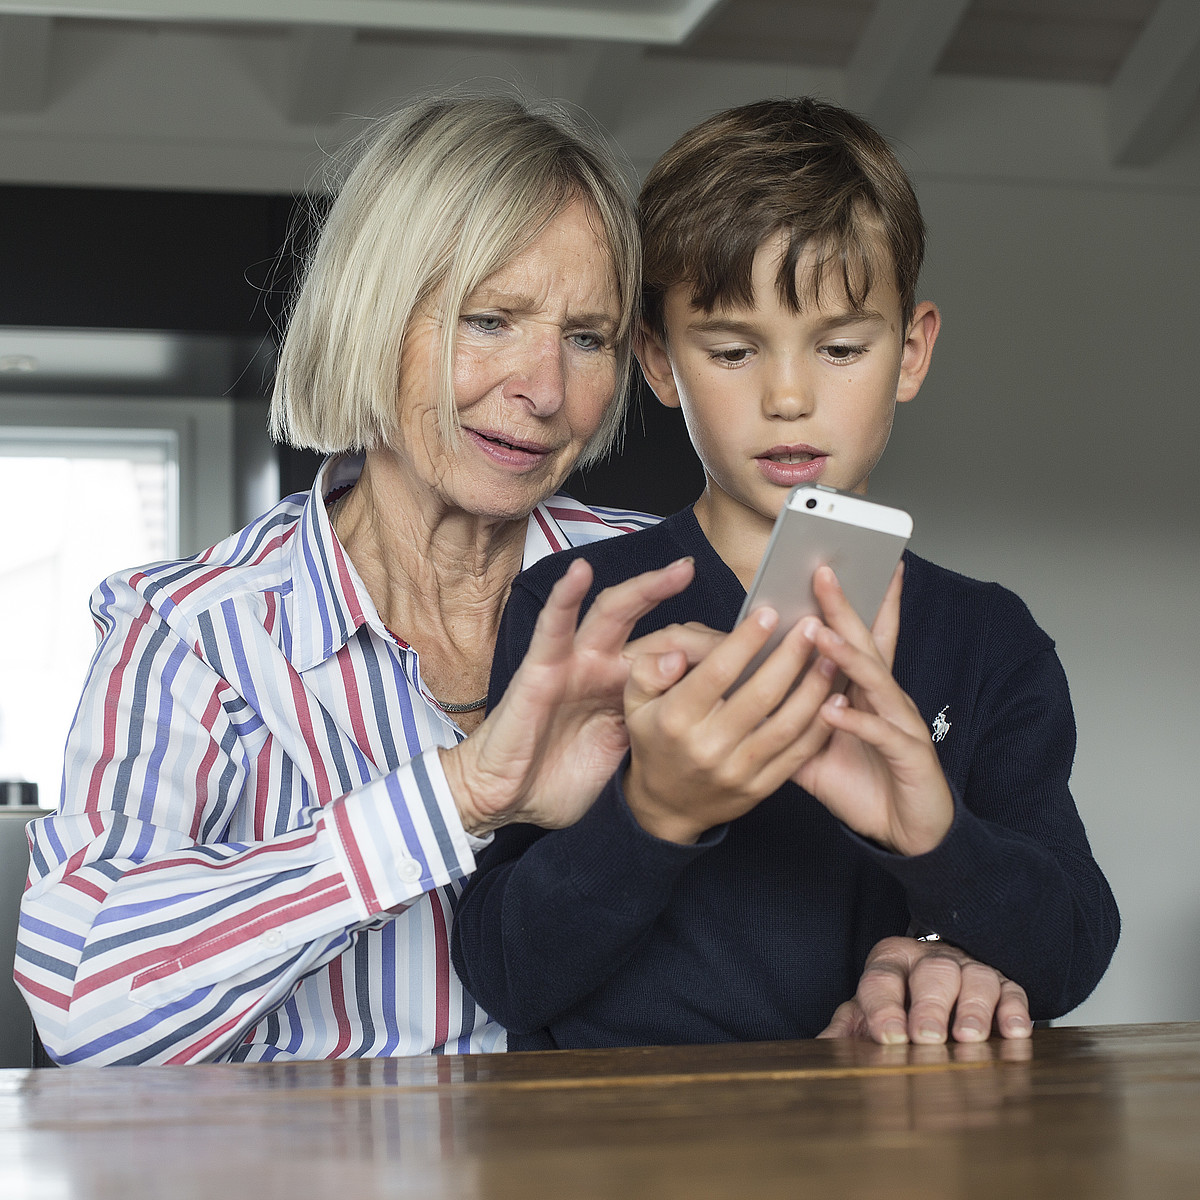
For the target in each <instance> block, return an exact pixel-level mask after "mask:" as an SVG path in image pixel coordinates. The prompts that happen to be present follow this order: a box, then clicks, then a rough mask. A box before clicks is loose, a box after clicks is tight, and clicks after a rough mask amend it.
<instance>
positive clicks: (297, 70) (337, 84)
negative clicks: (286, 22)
mask: <svg viewBox="0 0 1200 1200" xmlns="http://www.w3.org/2000/svg"><path fill="white" fill-rule="evenodd" d="M356 34H357V30H354V29H351V28H349V27H348V26H345V25H297V26H294V27H293V28H292V29H290V30H289V31H288V47H287V66H286V68H285V75H284V83H283V115H284V116H285V117H286V118H287V119H288V120H289V121H291V122H292V124H294V125H323V124H325V123H326V122H328V121H332V120H333V119H334V118H335V117H336V115H337V113H336V109H337V104H338V102H339V101H340V100H341V98H342V89H343V87H344V86H345V82H346V72H347V69H348V67H349V65H350V51H351V50H352V49H353V48H354V38H355V36H356Z"/></svg>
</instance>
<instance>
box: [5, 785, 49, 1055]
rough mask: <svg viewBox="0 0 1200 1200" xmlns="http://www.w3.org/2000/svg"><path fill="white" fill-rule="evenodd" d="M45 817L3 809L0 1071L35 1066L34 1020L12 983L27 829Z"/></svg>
mask: <svg viewBox="0 0 1200 1200" xmlns="http://www.w3.org/2000/svg"><path fill="white" fill-rule="evenodd" d="M45 815H46V813H45V810H43V809H40V808H32V807H26V806H21V807H19V808H0V1067H32V1066H34V1065H35V1057H36V1056H35V1052H34V1046H35V1045H36V1044H37V1043H36V1042H35V1040H34V1032H33V1018H32V1017H31V1016H30V1015H29V1008H28V1006H27V1005H26V1003H25V998H24V997H23V996H22V995H21V993H20V992H19V991H18V990H17V985H16V984H15V983H14V982H13V961H14V956H15V955H16V949H17V916H18V914H19V912H20V907H21V893H22V892H23V891H24V890H25V876H26V875H27V874H28V872H29V844H28V842H26V840H25V826H26V825H28V824H29V822H30V821H31V820H32V819H33V818H34V817H44V816H45Z"/></svg>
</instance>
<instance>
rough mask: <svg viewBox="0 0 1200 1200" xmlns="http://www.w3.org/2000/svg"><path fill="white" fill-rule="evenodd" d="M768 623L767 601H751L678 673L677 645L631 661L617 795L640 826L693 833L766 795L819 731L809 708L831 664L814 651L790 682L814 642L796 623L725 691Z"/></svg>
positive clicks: (824, 687) (669, 835)
mask: <svg viewBox="0 0 1200 1200" xmlns="http://www.w3.org/2000/svg"><path fill="white" fill-rule="evenodd" d="M777 623H778V616H777V614H776V613H775V612H774V611H773V610H771V609H765V608H764V609H759V610H758V611H756V612H755V613H754V614H753V615H752V616H751V617H750V619H749V620H747V621H743V622H742V623H741V624H740V625H739V626H738V627H737V628H736V629H735V630H734V631H733V632H732V633H731V634H729V635H728V637H726V638H724V639H723V640H722V641H721V643H720V645H719V646H717V648H716V649H713V650H712V651H711V653H709V654H708V655H707V656H706V657H705V659H704V661H703V662H702V663H700V665H699V666H697V667H695V669H694V670H692V671H691V672H690V673H689V674H688V675H687V677H686V678H682V679H681V677H682V676H683V673H684V669H685V664H684V663H683V661H682V657H683V656H682V654H681V653H680V652H678V651H674V652H670V653H666V654H651V653H647V654H643V655H641V656H640V657H639V658H637V660H636V661H635V662H634V665H633V669H632V671H631V673H630V679H629V685H628V687H627V688H626V691H625V719H626V724H627V725H628V729H629V737H630V741H631V743H632V755H631V759H630V765H629V770H628V772H627V774H626V777H625V799H626V802H627V803H628V805H629V808H630V811H631V812H632V813H633V814H634V816H635V817H636V818H637V820H638V822H639V823H640V824H641V826H642V827H643V828H644V829H645V830H646V831H647V832H649V833H651V834H653V835H655V836H656V837H660V838H663V839H665V840H667V841H674V842H680V843H689V842H694V841H695V840H696V839H697V838H698V837H699V836H700V835H701V834H702V833H703V832H704V831H705V830H707V829H711V828H712V827H713V826H714V825H720V824H722V823H723V822H725V821H732V820H733V819H734V818H736V817H739V816H741V815H742V814H743V813H745V812H747V811H749V810H750V809H751V808H753V807H754V805H756V804H757V803H758V802H759V801H760V800H761V799H763V798H764V797H765V796H769V795H770V794H771V793H772V792H774V791H775V790H776V789H777V788H779V787H780V786H781V785H782V784H783V783H784V782H785V781H786V780H787V779H788V778H789V777H790V776H791V775H792V774H793V773H794V772H795V771H796V770H797V768H798V767H799V766H800V764H801V763H802V762H804V761H806V760H807V759H808V758H809V757H811V756H812V755H813V754H815V753H816V752H817V751H818V750H819V749H820V747H821V746H822V745H823V744H824V741H825V739H826V738H828V736H829V733H830V729H829V726H827V725H826V724H825V723H824V722H823V721H822V720H821V719H820V717H819V715H818V713H819V710H820V709H821V704H822V701H823V700H824V699H825V698H826V696H827V695H828V694H829V687H830V682H831V680H832V677H833V675H834V673H835V668H833V666H832V664H830V663H828V662H825V661H824V660H818V662H817V663H816V664H815V665H814V667H813V669H812V670H810V671H808V673H807V674H806V675H805V677H804V679H803V680H802V681H801V682H800V684H799V686H795V684H796V678H797V676H798V675H799V674H800V673H801V672H802V671H803V670H804V666H805V663H807V662H808V660H809V658H810V657H811V655H812V650H813V643H812V639H811V637H810V636H808V634H807V633H806V628H807V627H805V626H797V627H795V628H793V629H792V630H790V631H789V632H788V634H787V636H786V637H785V638H784V639H783V641H782V642H781V643H780V644H779V645H778V646H777V647H776V648H775V650H774V651H773V652H772V653H771V655H770V657H769V658H767V660H766V661H765V662H764V663H763V664H762V665H761V666H760V667H759V668H758V669H757V670H756V671H755V672H754V674H753V675H752V676H751V677H750V678H749V679H748V680H746V682H744V683H743V684H741V685H740V686H739V687H738V688H737V690H736V691H735V692H733V694H732V695H730V696H729V697H728V699H726V693H727V692H729V689H730V688H731V687H733V685H734V684H735V683H736V682H737V680H738V679H739V678H740V676H741V675H742V672H743V671H744V670H745V669H746V666H747V665H748V664H749V663H750V661H751V660H752V659H753V658H754V656H755V654H756V653H757V652H758V651H759V650H760V649H761V647H762V646H763V645H764V644H765V643H766V641H767V638H768V637H769V636H770V633H771V630H772V629H774V627H775V625H776V624H777ZM812 624H813V625H819V622H816V621H813V622H812ZM793 688H794V690H792V689H793ZM789 693H790V694H789Z"/></svg>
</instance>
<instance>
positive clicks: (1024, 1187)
mask: <svg viewBox="0 0 1200 1200" xmlns="http://www.w3.org/2000/svg"><path fill="white" fill-rule="evenodd" d="M384 1196H386V1197H420V1198H421V1200H438V1198H440V1197H471V1198H475V1197H478V1198H481V1200H482V1198H496V1200H501V1198H503V1200H507V1198H509V1197H513V1198H517V1197H520V1198H522V1200H526V1198H534V1200H540V1198H541V1197H560V1196H561V1197H569V1198H571V1200H590V1198H592V1197H617V1198H619V1200H637V1198H639V1197H653V1198H655V1200H674V1198H675V1197H679V1198H683V1197H686V1198H687V1200H706V1198H708V1197H737V1198H739V1200H772V1198H774V1197H788V1198H789V1200H791V1198H793V1197H810V1196H811V1197H819V1198H822V1200H824V1198H825V1197H843V1196H844V1197H854V1198H856V1200H866V1198H871V1197H880V1198H881V1200H883V1198H886V1200H909V1198H912V1200H917V1198H920V1200H937V1198H940V1197H948V1196H953V1197H971V1198H977V1197H991V1196H996V1197H1000V1196H1003V1197H1006V1198H1008V1197H1013V1198H1017V1200H1029V1198H1040V1197H1054V1198H1055V1200H1064V1198H1069V1197H1075V1196H1087V1197H1130V1198H1131V1200H1132V1198H1136V1200H1145V1198H1154V1197H1164V1196H1170V1197H1176V1196H1178V1197H1188V1198H1194V1197H1200V1024H1186V1025H1184V1024H1180V1025H1126V1026H1107V1027H1103V1028H1090V1029H1089V1028H1079V1029H1070V1028H1065V1029H1050V1030H1045V1031H1039V1032H1038V1033H1035V1035H1034V1038H1033V1040H1032V1042H1024V1043H1022V1042H1015V1043H1001V1042H990V1043H987V1044H985V1045H982V1046H958V1047H939V1046H927V1047H918V1046H897V1047H885V1046H873V1045H870V1044H864V1043H857V1042H774V1043H757V1044H749V1045H731V1046H679V1047H670V1048H653V1049H633V1050H617V1051H564V1052H555V1053H546V1054H509V1055H504V1054H496V1055H476V1056H469V1057H457V1058H452V1057H447V1058H420V1059H379V1060H352V1061H349V1062H311V1063H275V1064H270V1065H267V1064H258V1065H217V1066H205V1067H131V1068H108V1069H105V1070H89V1069H79V1068H76V1069H73V1070H64V1071H54V1070H47V1071H3V1072H0V1197H2V1198H3V1200H33V1198H35V1197H36V1198H37V1200H76V1198H89V1200H90V1198H92V1197H95V1198H97V1200H100V1198H113V1200H115V1198H117V1197H120V1198H121V1200H141V1198H142V1197H154V1198H155V1200H159V1198H169V1200H175V1198H181V1200H190V1198H192V1197H196V1198H200V1197H203V1198H205V1200H210V1198H212V1200H241V1198H242V1197H253V1198H254V1200H268V1198H272V1197H280V1198H287V1200H306V1198H308V1197H332V1198H334V1200H358V1198H359V1197H384Z"/></svg>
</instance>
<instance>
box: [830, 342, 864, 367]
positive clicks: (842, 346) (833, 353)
mask: <svg viewBox="0 0 1200 1200" xmlns="http://www.w3.org/2000/svg"><path fill="white" fill-rule="evenodd" d="M821 352H822V353H823V354H824V355H825V356H826V357H827V358H829V359H832V360H833V361H834V362H853V361H854V360H855V359H856V358H859V357H860V356H861V355H863V354H865V353H866V347H865V346H855V345H847V344H846V343H844V342H835V343H833V345H830V346H822V347H821Z"/></svg>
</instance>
